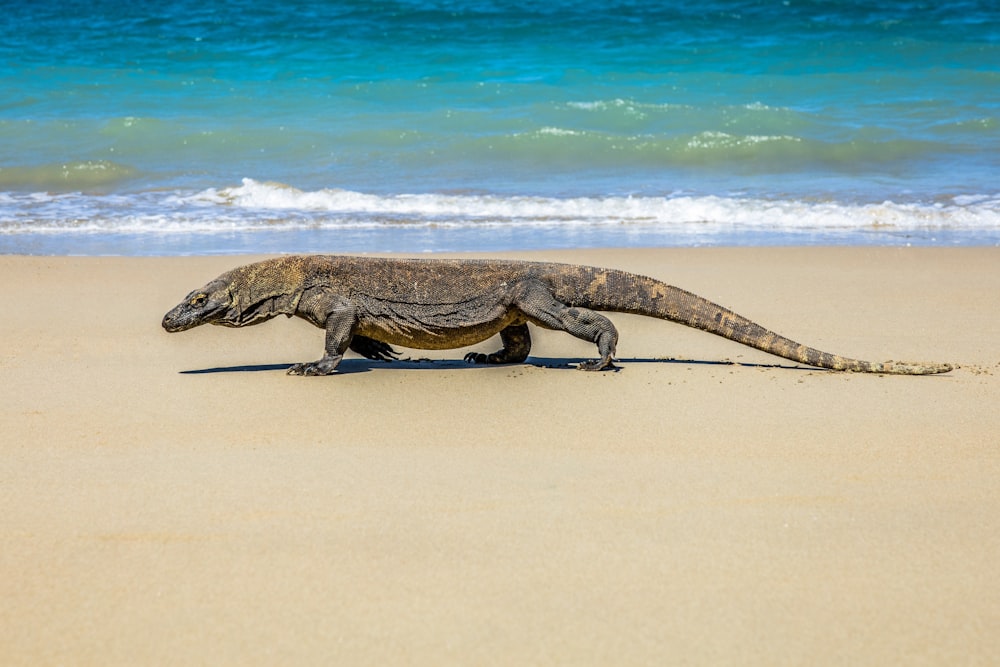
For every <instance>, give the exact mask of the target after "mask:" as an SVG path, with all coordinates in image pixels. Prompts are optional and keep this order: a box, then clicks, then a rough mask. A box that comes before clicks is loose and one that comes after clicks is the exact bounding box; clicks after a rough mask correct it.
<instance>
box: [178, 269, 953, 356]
mask: <svg viewBox="0 0 1000 667" xmlns="http://www.w3.org/2000/svg"><path fill="white" fill-rule="evenodd" d="M599 310H602V311H611V312H619V313H634V314H637V315H645V316H647V317H658V318H660V319H664V320H669V321H672V322H678V323H680V324H684V325H687V326H689V327H694V328H696V329H702V330H704V331H708V332H710V333H713V334H716V335H719V336H722V337H724V338H728V339H730V340H735V341H737V342H739V343H743V344H744V345H748V346H750V347H754V348H757V349H758V350H763V351H764V352H768V353H770V354H773V355H777V356H779V357H783V358H785V359H790V360H792V361H797V362H799V363H803V364H808V365H810V366H818V367H820V368H829V369H833V370H839V371H856V372H863V373H891V374H897V375H925V374H931V373H945V372H948V371H950V370H951V369H952V365H951V364H935V363H926V364H925V363H899V362H892V361H887V362H885V363H875V362H869V361H859V360H857V359H849V358H846V357H841V356H837V355H834V354H828V353H826V352H820V351H819V350H815V349H813V348H811V347H806V346H804V345H799V344H798V343H795V342H793V341H791V340H789V339H788V338H785V337H784V336H780V335H778V334H776V333H774V332H771V331H768V330H767V329H765V328H764V327H762V326H760V325H759V324H756V323H754V322H751V321H750V320H748V319H746V318H745V317H742V316H741V315H737V314H736V313H734V312H732V311H731V310H729V309H727V308H723V307H722V306H719V305H716V304H714V303H712V302H711V301H707V300H706V299H703V298H701V297H700V296H696V295H694V294H691V293H690V292H686V291H684V290H682V289H679V288H677V287H672V286H670V285H667V284H666V283H663V282H660V281H659V280H655V279H653V278H647V277H645V276H640V275H636V274H633V273H627V272H625V271H618V270H614V269H599V268H594V267H587V266H576V265H572V264H553V263H545V262H519V261H501V260H461V259H460V260H446V259H380V258H369V257H340V256H319V255H315V256H288V257H281V258H278V259H269V260H265V261H263V262H257V263H255V264H249V265H247V266H241V267H238V268H235V269H233V270H232V271H227V272H226V273H223V274H222V275H221V276H219V277H218V278H216V279H215V280H213V281H211V282H209V283H208V284H207V285H205V286H204V287H202V288H200V289H197V290H195V291H193V292H191V294H189V295H188V296H187V297H185V298H184V301H182V302H181V303H180V304H178V305H177V306H176V307H175V308H173V309H172V310H171V311H170V312H168V313H167V314H166V315H165V316H164V317H163V328H164V329H166V330H167V331H171V332H173V331H184V330H186V329H190V328H192V327H196V326H198V325H200V324H218V325H222V326H227V327H242V326H247V325H251V324H259V323H261V322H264V321H265V320H269V319H271V318H272V317H275V316H276V315H287V316H289V317H291V316H292V315H297V316H299V317H301V318H303V319H305V320H307V321H309V322H311V323H313V324H315V325H316V326H317V327H320V328H322V329H325V330H326V350H325V353H324V355H323V358H322V359H319V360H318V361H311V362H307V363H301V364H295V365H294V366H292V367H291V368H289V369H288V373H289V374H290V375H329V374H330V373H332V372H333V371H334V370H335V369H336V368H337V364H339V363H340V360H341V359H342V358H343V356H344V352H345V351H346V350H348V349H351V350H354V351H355V352H358V353H359V354H361V355H363V356H365V357H368V358H369V359H382V360H389V359H391V358H393V357H394V356H396V355H397V354H398V353H397V352H396V351H395V350H394V349H393V348H392V347H391V346H392V345H399V346H403V347H410V348H418V349H427V350H443V349H451V348H457V347H464V346H466V345H473V344H475V343H479V342H481V341H484V340H486V339H487V338H489V337H491V336H493V335H495V334H497V333H499V334H500V339H501V341H502V342H503V348H502V349H500V350H499V351H497V352H494V353H493V354H480V353H477V352H470V353H469V354H467V355H466V356H465V359H466V361H469V362H473V363H478V364H512V363H520V362H523V361H524V360H525V359H527V357H528V352H529V350H530V349H531V338H530V336H529V333H528V323H531V324H535V325H538V326H540V327H544V328H546V329H555V330H557V331H565V332H567V333H570V334H572V335H574V336H576V337H577V338H581V339H583V340H587V341H591V342H593V343H596V344H597V349H598V353H599V354H600V359H597V360H596V361H588V362H586V363H582V364H580V368H581V369H583V370H588V371H597V370H603V369H609V368H613V365H612V360H613V358H614V355H615V344H616V343H617V342H618V331H617V329H615V326H614V324H612V323H611V321H610V320H609V319H608V318H606V317H604V316H603V315H601V314H600V313H598V312H596V311H599Z"/></svg>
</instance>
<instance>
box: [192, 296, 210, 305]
mask: <svg viewBox="0 0 1000 667" xmlns="http://www.w3.org/2000/svg"><path fill="white" fill-rule="evenodd" d="M207 300H208V295H207V294H198V295H196V296H195V297H194V298H192V299H191V305H192V306H195V307H200V306H203V305H205V302H206V301H207Z"/></svg>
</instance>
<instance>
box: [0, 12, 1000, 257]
mask: <svg viewBox="0 0 1000 667" xmlns="http://www.w3.org/2000/svg"><path fill="white" fill-rule="evenodd" d="M998 176H1000V3H997V2H996V1H995V0H941V1H938V2H923V1H915V0H888V1H885V2H879V3H870V2H861V1H860V0H843V1H838V2H829V1H820V0H701V1H699V2H689V1H685V2H680V1H676V2H675V1H669V0H668V1H664V2H656V3H654V2H638V1H635V0H604V1H602V2H599V3H598V2H588V1H586V0H582V1H574V2H569V1H568V0H547V1H546V2H544V3H537V2H532V3H529V2H499V1H496V2H490V1H475V0H470V1H468V2H457V1H456V2H446V1H442V2H432V1H421V0H401V1H396V2H358V1H352V0H347V1H341V2H326V1H320V0H298V1H296V0H292V1H288V2H282V3H273V2H260V1H258V0H199V1H198V2H193V1H191V0H174V1H173V2H170V3H160V2H151V1H148V0H134V1H133V2H130V3H121V2H118V0H87V2H82V1H81V2H74V1H69V0H67V1H63V2H55V1H47V0H40V1H38V2H0V253H42V254H128V255H144V254H209V253H231V252H283V251H289V252H291V251H322V252H366V251H371V252H377V251H410V252H413V251H442V250H474V251H490V250H500V249H522V248H553V247H581V246H590V247H593V246H652V245H680V246H687V245H719V244H735V245H760V244H819V243H822V244H831V243H832V244H914V245H955V244H957V245H981V244H988V245H996V244H1000V183H998Z"/></svg>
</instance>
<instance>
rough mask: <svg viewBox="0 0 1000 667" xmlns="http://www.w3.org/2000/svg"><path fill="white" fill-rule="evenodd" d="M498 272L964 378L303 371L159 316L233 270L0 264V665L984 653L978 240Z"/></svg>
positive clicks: (679, 370)
mask: <svg viewBox="0 0 1000 667" xmlns="http://www.w3.org/2000/svg"><path fill="white" fill-rule="evenodd" d="M518 256H519V257H528V258H534V259H539V258H541V259H558V260H562V261H574V262H581V263H591V264H599V265H604V266H614V267H619V268H625V269H631V270H635V271H639V272H642V273H646V274H651V275H654V276H657V277H660V278H663V279H665V280H667V281H668V282H672V283H674V284H677V285H679V286H682V287H685V288H687V289H690V290H692V291H695V292H698V293H699V294H702V295H704V296H706V297H708V298H711V299H713V300H715V301H717V302H720V303H722V304H725V305H727V306H730V307H732V308H733V309H735V310H737V311H738V312H741V313H743V314H745V315H748V316H750V317H752V318H754V319H756V320H758V321H759V322H761V323H763V324H765V325H767V326H770V327H772V328H774V329H775V330H777V331H779V332H781V333H784V334H786V335H788V336H790V337H792V338H795V339H797V340H800V341H801V342H804V343H808V344H811V345H814V346H817V347H820V348H822V349H826V350H828V351H831V352H837V353H841V354H847V355H851V356H858V357H862V358H873V359H877V360H884V359H887V358H896V359H917V360H923V359H926V360H940V361H955V362H959V363H961V364H963V368H961V369H960V370H958V371H955V372H952V373H950V374H948V375H945V376H937V377H880V376H864V375H847V374H838V373H829V372H822V371H813V370H808V369H802V368H797V367H795V365H794V364H792V363H790V362H784V361H782V360H780V359H775V358H772V357H769V356H767V355H764V354H762V353H758V352H756V351H753V350H750V349H748V348H744V347H742V346H739V345H736V344H734V343H731V342H728V341H725V340H722V339H720V338H717V337H714V336H710V335H708V334H705V333H701V332H696V331H691V330H688V329H685V328H683V327H679V326H677V325H672V324H668V323H665V322H660V321H657V320H652V319H646V318H639V317H630V316H619V315H613V316H612V319H613V320H614V321H615V322H616V323H617V324H618V326H619V329H620V332H621V342H620V344H619V348H618V351H619V357H620V358H621V360H622V363H621V366H622V368H623V370H622V371H621V372H618V373H581V372H576V371H573V370H570V369H569V368H568V367H566V366H561V364H565V363H566V362H567V361H579V360H581V359H584V358H587V357H590V356H592V355H593V353H594V350H593V349H592V347H591V346H589V345H586V344H583V343H581V342H579V341H577V340H575V339H573V338H571V337H569V336H567V335H565V334H554V333H549V332H542V333H539V334H537V335H536V346H535V348H534V350H533V352H534V353H535V354H534V356H533V357H532V358H531V359H529V362H531V363H529V364H527V365H519V366H512V367H492V368H482V367H468V366H466V365H464V364H463V363H461V362H459V361H458V360H460V359H461V357H462V354H463V352H462V351H451V352H446V353H434V354H431V355H425V354H424V353H421V352H412V354H414V355H415V356H431V357H433V358H435V359H438V360H441V359H447V361H434V362H426V361H425V362H412V363H394V364H383V363H374V362H368V361H366V360H362V359H356V360H348V361H345V363H344V364H343V365H342V367H341V368H342V369H343V371H344V372H343V373H341V374H339V375H337V376H335V377H328V378H296V377H288V376H286V375H285V374H284V372H283V368H284V366H285V365H288V364H290V363H292V362H296V361H304V360H310V359H315V358H317V357H318V356H319V354H320V352H321V348H322V334H321V332H320V331H319V330H317V329H315V328H312V327H310V326H309V325H308V324H306V323H305V322H303V321H301V320H297V319H296V320H285V319H284V318H280V319H278V320H275V321H273V322H269V323H267V324H265V325H263V326H260V327H254V328H249V329H244V330H229V329H222V328H217V327H203V328H200V329H196V330H192V331H189V332H186V333H183V334H174V335H168V334H166V333H164V332H163V331H162V330H161V329H160V326H159V322H160V318H161V317H162V315H163V313H164V312H165V311H166V310H167V309H168V308H169V307H171V306H173V305H174V303H176V302H177V301H179V300H180V298H181V297H183V296H184V294H186V293H187V292H188V291H189V290H191V289H193V288H195V287H197V286H199V285H201V284H202V283H204V282H205V281H207V280H208V279H209V278H212V277H214V276H215V275H217V274H218V273H220V272H222V271H223V270H225V269H228V268H231V267H232V266H234V265H236V264H238V263H243V262H244V261H248V258H233V257H201V258H169V259H160V258H132V259H127V258H47V257H46V258H41V257H37V258H28V257H11V256H7V257H0V279H2V281H3V289H2V293H0V312H2V315H0V337H2V341H3V346H2V349H0V380H2V386H0V424H2V436H0V437H2V445H0V512H2V515H0V516H2V523H0V600H2V603H0V664H3V665H31V666H38V665H57V664H58V665H229V664H232V665H310V664H315V665H333V664H342V665H397V664H405V665H422V664H427V665H449V664H451V665H548V664H562V665H587V664H593V665H631V664H643V665H664V664H733V665H736V664H738V665H807V664H808V665H822V664H844V665H862V664H870V665H889V664H909V665H914V664H938V665H955V664H962V665H973V664H981V665H987V664H998V662H1000V410H998V404H1000V400H998V399H1000V365H998V363H1000V249H996V248H993V249H976V248H965V249H904V248H899V249H889V248H838V249H819V248H806V249H801V248H799V249H699V250H657V249H653V250H627V251H625V250H611V251H581V252H561V253H522V254H519V255H518ZM495 345H496V342H495V341H491V342H489V343H488V344H484V345H482V346H479V347H478V348H477V349H481V350H491V349H492V348H493V347H494V346H495ZM664 357H670V358H674V359H677V360H678V361H664V360H661V358H664ZM722 360H732V361H735V362H740V364H742V365H740V364H738V365H727V364H722V363H719V362H720V361H722ZM191 371H194V372H191Z"/></svg>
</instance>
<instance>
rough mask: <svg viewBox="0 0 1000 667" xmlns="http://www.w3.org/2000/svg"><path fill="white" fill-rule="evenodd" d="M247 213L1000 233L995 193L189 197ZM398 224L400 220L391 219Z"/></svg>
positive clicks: (230, 193) (284, 189) (267, 188)
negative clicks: (832, 197)
mask: <svg viewBox="0 0 1000 667" xmlns="http://www.w3.org/2000/svg"><path fill="white" fill-rule="evenodd" d="M190 199H191V200H193V201H200V202H210V203H214V204H220V205H226V206H231V207H235V208H240V209H246V210H256V211H258V212H261V211H275V212H280V211H300V212H312V213H323V212H325V213H330V214H336V215H337V216H338V220H339V221H340V222H341V223H343V224H353V223H356V222H358V221H361V220H364V219H366V218H369V219H370V218H371V216H391V217H393V218H405V220H406V221H409V222H411V223H414V224H419V223H420V222H433V223H436V224H440V223H442V222H449V223H451V224H455V225H480V224H483V223H484V222H493V223H496V224H516V223H522V224H523V223H536V224H585V225H594V224H629V223H633V224H647V225H690V224H703V223H717V224H725V225H738V226H746V227H755V228H764V229H791V230H793V229H802V228H877V227H898V228H903V229H905V228H933V227H946V228H952V227H954V228H987V229H996V228H1000V194H996V195H963V196H957V197H953V198H950V199H946V200H944V201H937V202H931V203H919V202H918V203H896V202H892V201H884V202H881V203H862V204H857V203H842V202H835V201H817V202H813V201H803V200H795V199H789V200H770V199H755V198H746V197H722V196H715V195H710V196H686V195H673V196H667V197H647V196H609V197H571V198H564V199H560V198H551V197H525V196H499V195H452V194H399V195H375V194H366V193H360V192H353V191H350V190H335V189H324V190H317V191H302V190H298V189H296V188H293V187H290V186H287V185H282V184H276V183H263V182H259V181H255V180H252V179H244V180H243V184H242V185H240V186H237V187H233V188H224V189H221V190H214V189H213V190H207V191H205V192H202V193H199V194H197V195H194V196H193V197H191V198H190ZM395 221H396V222H399V220H395Z"/></svg>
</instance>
